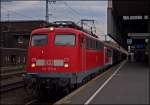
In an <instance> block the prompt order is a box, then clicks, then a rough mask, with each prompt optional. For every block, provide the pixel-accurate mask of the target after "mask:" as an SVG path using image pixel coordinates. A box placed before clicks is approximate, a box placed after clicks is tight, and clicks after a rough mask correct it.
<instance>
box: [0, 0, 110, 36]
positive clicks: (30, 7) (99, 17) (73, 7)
mask: <svg viewBox="0 0 150 105" xmlns="http://www.w3.org/2000/svg"><path fill="white" fill-rule="evenodd" d="M1 7H2V8H1V19H2V21H3V20H45V1H13V2H2V4H1ZM8 14H9V15H8ZM49 14H50V16H49V21H50V22H53V21H57V20H69V21H70V20H71V21H75V22H79V21H80V20H81V19H94V20H96V28H97V35H102V34H106V33H107V1H103V0H102V1H56V3H55V4H53V3H49Z"/></svg>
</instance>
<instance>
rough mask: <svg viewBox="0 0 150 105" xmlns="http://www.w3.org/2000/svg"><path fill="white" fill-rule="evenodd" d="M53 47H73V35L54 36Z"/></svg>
mask: <svg viewBox="0 0 150 105" xmlns="http://www.w3.org/2000/svg"><path fill="white" fill-rule="evenodd" d="M54 43H55V45H61V46H74V45H75V35H74V34H67V35H55V42H54Z"/></svg>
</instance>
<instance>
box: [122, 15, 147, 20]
mask: <svg viewBox="0 0 150 105" xmlns="http://www.w3.org/2000/svg"><path fill="white" fill-rule="evenodd" d="M148 19H149V16H148V15H144V16H123V20H148Z"/></svg>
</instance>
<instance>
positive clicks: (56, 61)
mask: <svg viewBox="0 0 150 105" xmlns="http://www.w3.org/2000/svg"><path fill="white" fill-rule="evenodd" d="M54 66H64V61H63V60H54Z"/></svg>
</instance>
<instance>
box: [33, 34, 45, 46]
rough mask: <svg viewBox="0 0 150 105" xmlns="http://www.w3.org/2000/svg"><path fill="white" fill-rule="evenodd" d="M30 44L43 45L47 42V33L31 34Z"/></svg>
mask: <svg viewBox="0 0 150 105" xmlns="http://www.w3.org/2000/svg"><path fill="white" fill-rule="evenodd" d="M31 44H32V46H45V45H47V44H48V36H47V35H45V34H44V35H41V34H38V35H33V36H32V43H31Z"/></svg>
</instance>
